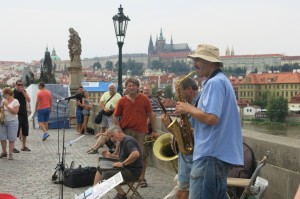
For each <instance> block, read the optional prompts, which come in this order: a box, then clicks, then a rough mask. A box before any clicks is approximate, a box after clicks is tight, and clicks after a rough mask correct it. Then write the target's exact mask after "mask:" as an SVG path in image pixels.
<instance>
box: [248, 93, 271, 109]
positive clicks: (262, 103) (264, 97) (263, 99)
mask: <svg viewBox="0 0 300 199" xmlns="http://www.w3.org/2000/svg"><path fill="white" fill-rule="evenodd" d="M268 97H269V92H263V93H262V94H261V96H260V97H259V98H257V99H255V100H254V101H253V102H252V105H256V106H259V107H261V108H266V107H267V105H268Z"/></svg>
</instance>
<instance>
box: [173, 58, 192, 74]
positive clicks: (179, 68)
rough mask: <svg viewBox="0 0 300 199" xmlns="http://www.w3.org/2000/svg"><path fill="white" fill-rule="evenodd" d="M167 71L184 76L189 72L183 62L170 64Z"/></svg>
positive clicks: (187, 66)
mask: <svg viewBox="0 0 300 199" xmlns="http://www.w3.org/2000/svg"><path fill="white" fill-rule="evenodd" d="M168 71H169V72H171V73H175V74H186V73H188V72H189V71H190V67H189V65H187V64H186V63H184V62H180V61H175V62H172V63H171V66H170V68H169V70H168Z"/></svg>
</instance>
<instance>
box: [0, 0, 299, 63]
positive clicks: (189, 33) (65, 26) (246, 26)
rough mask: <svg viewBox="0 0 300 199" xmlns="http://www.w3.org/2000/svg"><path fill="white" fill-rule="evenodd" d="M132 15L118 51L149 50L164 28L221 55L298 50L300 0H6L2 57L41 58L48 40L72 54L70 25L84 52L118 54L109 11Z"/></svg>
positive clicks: (176, 38)
mask: <svg viewBox="0 0 300 199" xmlns="http://www.w3.org/2000/svg"><path fill="white" fill-rule="evenodd" d="M120 4H121V5H122V7H123V8H124V10H123V11H124V14H125V15H126V16H128V17H129V18H130V21H129V23H128V28H127V33H126V37H125V41H124V45H123V53H147V50H148V44H149V39H150V35H152V38H153V40H154V42H155V39H156V37H157V36H158V35H159V33H160V30H161V29H162V32H163V36H164V38H165V39H166V42H167V43H170V40H171V37H172V38H173V43H174V44H177V43H187V44H188V45H189V47H190V48H191V49H192V50H195V49H196V47H197V45H198V44H212V45H214V46H216V47H218V48H219V49H220V54H221V55H225V50H226V48H227V46H228V47H229V48H230V49H231V48H233V49H234V51H235V55H246V54H277V53H279V54H285V55H288V56H295V55H298V56H300V12H299V8H300V1H299V0H284V1H283V0H251V1H245V0H226V1H223V0H210V1H208V0H206V1H204V0H52V1H46V0H9V1H4V0H2V1H1V6H0V61H24V62H30V61H32V60H40V59H41V58H43V57H44V52H45V49H46V47H47V46H48V47H49V50H50V51H52V49H53V48H55V50H56V53H57V55H58V56H60V57H61V59H62V60H68V59H69V53H68V51H69V50H68V39H69V31H68V30H69V28H70V27H73V28H74V29H75V30H76V31H77V32H78V33H79V36H80V37H81V44H82V54H81V58H82V59H84V58H93V57H98V56H109V55H116V54H118V52H119V51H118V45H117V39H116V36H115V31H114V27H113V21H112V17H113V16H114V15H116V14H117V13H118V8H119V7H120Z"/></svg>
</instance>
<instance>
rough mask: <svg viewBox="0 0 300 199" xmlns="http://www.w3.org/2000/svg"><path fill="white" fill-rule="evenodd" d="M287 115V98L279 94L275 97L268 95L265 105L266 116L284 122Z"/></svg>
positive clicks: (271, 119)
mask: <svg viewBox="0 0 300 199" xmlns="http://www.w3.org/2000/svg"><path fill="white" fill-rule="evenodd" d="M287 115H288V100H287V99H284V97H282V96H280V97H279V98H275V97H274V96H273V95H272V96H270V97H269V100H268V105H267V117H268V118H269V119H270V121H275V122H284V121H285V118H286V116H287Z"/></svg>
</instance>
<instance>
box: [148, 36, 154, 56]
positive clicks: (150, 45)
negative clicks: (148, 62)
mask: <svg viewBox="0 0 300 199" xmlns="http://www.w3.org/2000/svg"><path fill="white" fill-rule="evenodd" d="M153 53H154V46H153V41H152V35H150V40H149V45H148V55H151V54H153Z"/></svg>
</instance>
